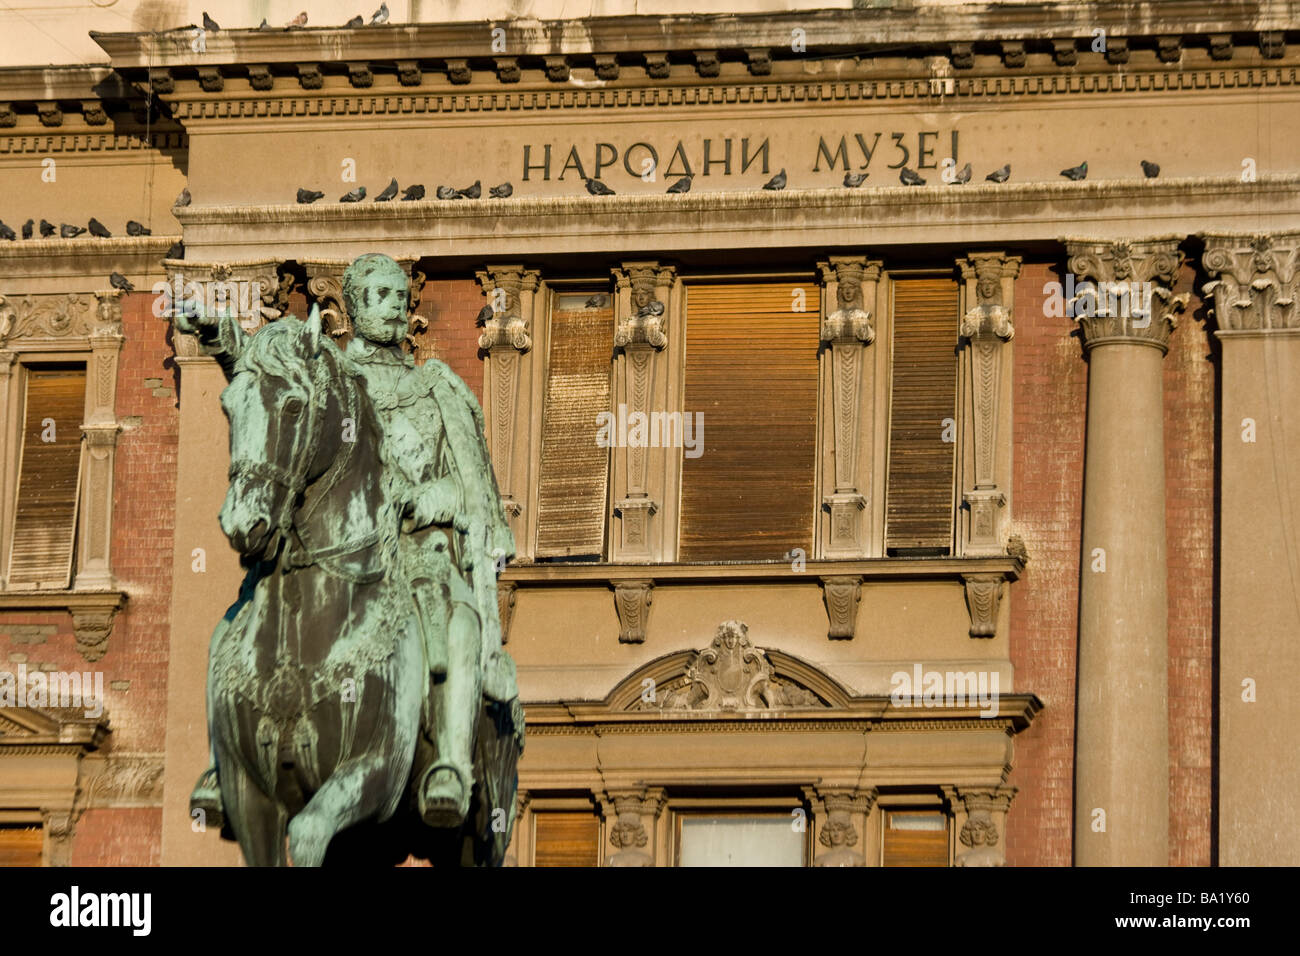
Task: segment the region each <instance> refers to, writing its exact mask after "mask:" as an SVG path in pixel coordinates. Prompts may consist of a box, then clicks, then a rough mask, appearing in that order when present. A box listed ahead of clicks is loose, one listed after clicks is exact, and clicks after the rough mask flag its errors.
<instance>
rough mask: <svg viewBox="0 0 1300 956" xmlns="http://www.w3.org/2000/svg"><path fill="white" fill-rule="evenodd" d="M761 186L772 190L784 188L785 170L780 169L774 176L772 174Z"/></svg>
mask: <svg viewBox="0 0 1300 956" xmlns="http://www.w3.org/2000/svg"><path fill="white" fill-rule="evenodd" d="M763 188H764V189H770V190H773V191H775V190H778V189H785V170H784V169H782V170H781V171H780V172H779V173H777V174H776V175H775V176H773V177H772V178H771V179H769V180H768V181H767V182H765V183H764V184H763Z"/></svg>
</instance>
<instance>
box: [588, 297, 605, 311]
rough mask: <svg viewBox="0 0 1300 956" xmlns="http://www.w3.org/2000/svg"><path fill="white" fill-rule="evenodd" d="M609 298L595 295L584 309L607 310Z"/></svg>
mask: <svg viewBox="0 0 1300 956" xmlns="http://www.w3.org/2000/svg"><path fill="white" fill-rule="evenodd" d="M608 298H609V297H608V296H605V295H593V296H592V297H591V298H590V299H588V300H587V302H586V305H584V306H583V308H587V309H603V308H605V303H606V302H607V301H608Z"/></svg>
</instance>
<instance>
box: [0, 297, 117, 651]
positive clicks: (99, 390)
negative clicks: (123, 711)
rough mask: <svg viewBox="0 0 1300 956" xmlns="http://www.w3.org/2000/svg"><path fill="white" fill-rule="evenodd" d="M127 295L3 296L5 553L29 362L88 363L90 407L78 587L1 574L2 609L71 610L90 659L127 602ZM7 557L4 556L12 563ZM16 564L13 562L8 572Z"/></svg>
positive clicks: (0, 538) (103, 646)
mask: <svg viewBox="0 0 1300 956" xmlns="http://www.w3.org/2000/svg"><path fill="white" fill-rule="evenodd" d="M121 295H122V293H121V292H120V291H119V290H117V289H112V288H110V289H105V290H101V291H95V292H92V293H86V292H74V293H61V294H37V295H27V296H23V297H21V298H19V297H18V296H15V295H13V294H10V295H8V296H5V295H4V294H3V293H0V451H3V454H2V455H0V459H3V461H4V462H5V463H6V465H5V467H4V469H3V471H0V555H3V556H4V558H7V556H8V548H9V540H8V539H9V535H10V534H11V529H12V525H13V519H14V513H13V509H14V507H15V504H16V495H17V490H18V488H17V485H18V473H17V462H18V457H19V456H18V454H17V448H18V443H20V442H21V441H22V423H21V421H20V419H19V417H18V410H19V409H20V408H22V406H23V398H24V396H23V391H22V390H23V387H24V382H25V375H24V374H23V372H24V370H25V368H26V367H27V366H29V365H31V364H35V363H39V362H49V361H68V360H73V361H84V362H85V364H86V404H85V413H84V418H83V423H82V425H81V430H82V434H83V440H84V441H85V442H86V445H87V446H88V448H87V454H86V459H85V463H84V465H83V467H82V475H81V490H80V502H79V507H78V515H77V532H76V545H75V558H74V562H73V573H72V586H71V587H70V588H63V589H58V590H53V589H35V588H31V589H10V588H8V587H7V586H5V584H4V582H3V579H2V578H0V610H19V609H21V610H29V609H30V610H64V611H68V612H69V613H71V615H72V621H73V630H74V632H75V635H76V641H77V649H78V650H79V651H80V652H81V654H82V656H83V657H85V659H86V660H87V661H92V662H93V661H97V660H99V659H100V658H101V657H103V655H104V653H105V651H106V650H107V646H108V639H109V636H110V634H111V633H112V629H113V620H114V617H115V616H116V614H117V611H118V610H119V609H120V608H121V607H122V605H123V604H124V603H125V601H126V593H125V591H123V590H122V589H120V588H119V587H118V585H117V582H116V580H115V578H114V576H113V570H112V511H113V508H112V503H113V470H114V463H115V457H116V447H117V436H118V433H119V432H120V430H121V426H120V424H119V423H118V421H117V413H116V399H117V363H118V357H119V353H120V351H121V348H122V344H123V341H124V337H123V335H122V307H121V301H120V300H121ZM4 558H0V560H4ZM6 570H7V562H6V567H5V568H0V571H6Z"/></svg>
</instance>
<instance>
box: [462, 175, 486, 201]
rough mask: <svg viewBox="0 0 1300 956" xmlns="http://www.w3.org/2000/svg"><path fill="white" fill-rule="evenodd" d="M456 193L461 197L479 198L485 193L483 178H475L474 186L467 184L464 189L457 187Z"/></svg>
mask: <svg viewBox="0 0 1300 956" xmlns="http://www.w3.org/2000/svg"><path fill="white" fill-rule="evenodd" d="M456 195H457V196H459V197H460V198H461V199H478V197H479V196H482V195H483V183H482V181H481V180H478V179H476V180H474V185H473V186H466V187H465V188H464V189H457V190H456Z"/></svg>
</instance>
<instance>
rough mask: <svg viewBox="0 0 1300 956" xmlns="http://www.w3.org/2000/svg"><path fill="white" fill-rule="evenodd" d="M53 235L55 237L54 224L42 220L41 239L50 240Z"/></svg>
mask: <svg viewBox="0 0 1300 956" xmlns="http://www.w3.org/2000/svg"><path fill="white" fill-rule="evenodd" d="M53 235H54V224H53V223H49V222H46V221H45V220H44V219H42V220H41V238H42V239H49V238H50V237H51V236H53Z"/></svg>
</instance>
